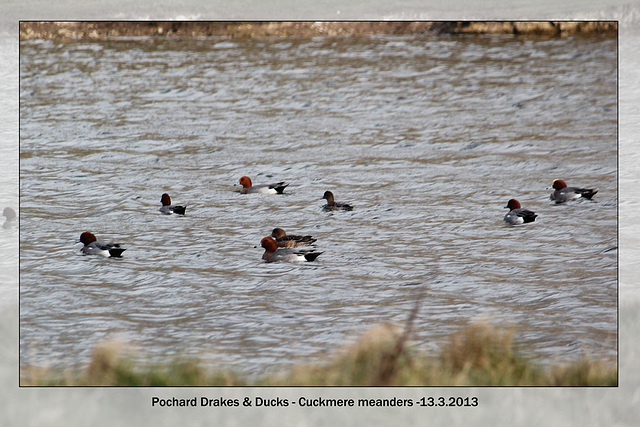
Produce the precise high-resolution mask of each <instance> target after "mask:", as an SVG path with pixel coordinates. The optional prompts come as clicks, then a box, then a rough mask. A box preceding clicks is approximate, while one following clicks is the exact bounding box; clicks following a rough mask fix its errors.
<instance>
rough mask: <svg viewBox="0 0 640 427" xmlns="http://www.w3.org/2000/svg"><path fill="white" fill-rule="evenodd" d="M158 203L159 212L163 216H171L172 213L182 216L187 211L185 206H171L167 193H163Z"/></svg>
mask: <svg viewBox="0 0 640 427" xmlns="http://www.w3.org/2000/svg"><path fill="white" fill-rule="evenodd" d="M160 203H162V207H161V208H160V212H162V213H163V214H165V215H171V214H172V213H175V214H179V215H184V213H185V211H186V210H187V206H186V205H185V206H181V205H172V204H171V197H169V195H168V194H167V193H164V194H163V195H162V197H161V198H160Z"/></svg>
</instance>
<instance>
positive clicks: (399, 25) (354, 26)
mask: <svg viewBox="0 0 640 427" xmlns="http://www.w3.org/2000/svg"><path fill="white" fill-rule="evenodd" d="M617 30H618V25H617V22H614V21H489V22H472V21H436V22H429V21H326V22H306V21H303V22H301V21H286V22H283V21H269V22H257V21H249V22H238V21H233V22H222V21H110V22H107V21H84V22H53V21H25V22H21V23H20V39H21V40H27V39H56V40H65V39H99V38H105V37H122V36H128V37H133V36H147V37H148V36H158V37H210V36H226V37H232V38H241V37H260V36H281V37H286V36H317V35H328V36H335V35H342V34H351V35H372V34H398V35H401V34H432V35H441V34H451V35H455V34H518V35H544V36H559V37H562V36H569V35H578V34H605V35H616V34H617Z"/></svg>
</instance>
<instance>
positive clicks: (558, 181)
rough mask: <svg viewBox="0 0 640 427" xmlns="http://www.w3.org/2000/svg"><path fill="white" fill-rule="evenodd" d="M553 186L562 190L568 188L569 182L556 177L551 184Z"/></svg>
mask: <svg viewBox="0 0 640 427" xmlns="http://www.w3.org/2000/svg"><path fill="white" fill-rule="evenodd" d="M551 186H552V187H553V188H555V189H556V190H562V189H563V188H567V183H566V182H564V181H563V180H561V179H554V180H553V184H551Z"/></svg>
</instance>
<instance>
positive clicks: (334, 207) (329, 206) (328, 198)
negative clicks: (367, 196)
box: [322, 191, 353, 211]
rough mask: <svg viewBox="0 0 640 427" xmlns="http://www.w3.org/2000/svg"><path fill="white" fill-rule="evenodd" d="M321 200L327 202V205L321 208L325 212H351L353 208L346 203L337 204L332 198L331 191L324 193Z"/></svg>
mask: <svg viewBox="0 0 640 427" xmlns="http://www.w3.org/2000/svg"><path fill="white" fill-rule="evenodd" d="M322 198H323V199H325V200H326V201H327V204H326V205H324V206H323V207H322V209H324V210H325V211H335V210H343V211H352V210H353V206H351V205H349V204H347V203H338V202H336V201H335V200H334V198H333V193H332V192H331V191H325V192H324V195H323V196H322Z"/></svg>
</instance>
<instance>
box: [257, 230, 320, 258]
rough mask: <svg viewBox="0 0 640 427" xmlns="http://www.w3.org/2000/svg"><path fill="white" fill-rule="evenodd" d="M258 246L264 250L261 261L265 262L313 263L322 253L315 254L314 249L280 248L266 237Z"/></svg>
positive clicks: (271, 239)
mask: <svg viewBox="0 0 640 427" xmlns="http://www.w3.org/2000/svg"><path fill="white" fill-rule="evenodd" d="M260 246H262V247H263V248H264V254H262V259H263V260H265V261H267V262H277V261H287V262H299V261H314V260H315V259H316V258H318V256H320V254H322V252H316V251H315V249H293V248H280V249H278V244H277V243H276V241H275V240H273V238H271V237H269V236H267V237H263V238H262V240H261V241H260Z"/></svg>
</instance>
